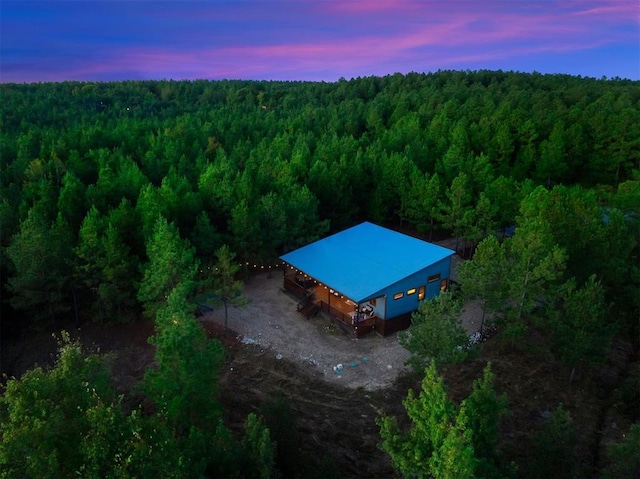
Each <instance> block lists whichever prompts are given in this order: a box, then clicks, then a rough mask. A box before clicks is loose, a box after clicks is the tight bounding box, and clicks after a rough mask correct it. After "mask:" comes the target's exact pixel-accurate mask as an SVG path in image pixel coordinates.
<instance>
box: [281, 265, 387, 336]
mask: <svg viewBox="0 0 640 479" xmlns="http://www.w3.org/2000/svg"><path fill="white" fill-rule="evenodd" d="M284 289H285V290H286V291H288V292H289V293H291V294H292V295H293V296H295V297H296V298H298V300H299V301H300V302H299V303H298V308H297V309H298V312H300V313H302V314H303V315H304V316H305V317H307V318H309V317H310V316H313V315H314V314H316V313H317V312H319V311H322V312H324V313H325V314H326V315H327V316H328V317H329V318H330V319H331V320H332V321H333V322H334V323H335V324H336V325H337V326H338V327H339V328H340V329H341V330H342V331H344V332H345V333H347V334H353V335H354V336H355V337H357V338H359V337H362V336H364V335H365V334H368V333H370V332H372V331H374V330H375V326H376V314H375V312H374V310H373V308H372V307H371V306H370V305H369V304H366V303H365V304H358V303H356V302H355V301H352V300H351V299H349V298H347V297H345V296H344V295H342V294H340V293H339V292H338V291H335V290H333V289H332V288H330V287H329V286H327V285H324V284H322V283H319V282H318V281H317V280H314V279H313V278H311V277H310V276H308V275H307V274H305V273H303V272H302V271H299V270H297V269H295V268H293V267H292V266H290V265H286V267H285V273H284Z"/></svg>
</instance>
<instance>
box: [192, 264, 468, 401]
mask: <svg viewBox="0 0 640 479" xmlns="http://www.w3.org/2000/svg"><path fill="white" fill-rule="evenodd" d="M282 281H283V279H282V273H281V272H279V271H276V272H272V273H264V274H259V275H256V276H253V277H252V278H251V279H250V280H249V282H248V283H247V284H246V285H245V288H244V293H243V294H244V296H245V297H246V298H248V299H249V300H250V303H249V304H248V305H247V306H245V307H233V306H231V307H229V312H228V328H229V329H230V330H232V331H234V332H235V333H237V334H238V340H239V341H241V342H242V343H244V344H245V345H249V346H255V347H256V348H259V350H260V353H264V354H265V355H269V356H272V357H274V358H276V359H278V360H282V359H286V360H288V361H291V362H292V363H295V364H297V365H298V366H300V367H301V368H302V369H303V370H305V371H306V372H307V373H308V374H310V375H312V376H315V377H318V378H322V379H324V380H326V381H330V382H332V383H336V384H341V385H343V386H346V387H349V388H356V389H357V388H363V389H365V390H369V391H371V390H376V389H383V388H386V387H388V386H390V385H391V384H393V382H394V381H395V380H396V378H397V377H398V376H399V375H400V374H401V373H403V372H404V371H406V370H407V366H405V364H404V363H405V361H406V360H407V358H408V357H409V353H408V352H407V350H406V349H404V348H403V347H402V346H401V345H400V343H399V341H398V337H397V335H395V334H393V335H390V336H387V337H385V338H381V337H380V336H378V335H376V334H375V333H371V334H368V335H366V336H364V337H362V338H359V339H358V338H355V337H352V336H347V335H345V334H344V333H342V331H341V330H340V329H338V327H337V326H335V325H334V324H333V323H332V322H331V321H330V320H329V318H327V317H325V316H323V315H322V314H318V315H317V316H316V317H312V318H310V319H306V318H305V317H304V316H302V315H301V314H300V313H298V312H297V311H296V305H297V300H296V299H295V298H294V297H293V296H291V295H289V294H288V293H287V292H285V291H284V289H283V283H282ZM479 316H480V311H479V308H478V306H477V305H476V304H470V305H468V306H467V307H466V308H465V310H464V311H463V315H462V319H463V324H464V325H465V327H466V328H467V329H468V330H469V332H470V334H471V333H472V332H475V331H477V330H478V327H479ZM202 322H203V324H204V325H205V327H207V323H213V324H210V325H209V326H214V325H215V328H216V329H218V328H220V327H221V326H223V325H224V308H222V307H220V308H217V309H215V310H213V311H211V312H208V313H206V314H205V315H204V316H203V317H202ZM340 366H341V367H340Z"/></svg>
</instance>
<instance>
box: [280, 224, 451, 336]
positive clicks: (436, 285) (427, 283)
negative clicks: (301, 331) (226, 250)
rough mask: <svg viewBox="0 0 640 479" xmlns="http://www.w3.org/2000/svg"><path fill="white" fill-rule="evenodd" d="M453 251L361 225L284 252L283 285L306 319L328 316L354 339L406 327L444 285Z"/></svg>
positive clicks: (378, 227) (446, 283)
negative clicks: (316, 315) (424, 302)
mask: <svg viewBox="0 0 640 479" xmlns="http://www.w3.org/2000/svg"><path fill="white" fill-rule="evenodd" d="M453 254H454V251H452V250H450V249H447V248H443V247H441V246H438V245H434V244H432V243H428V242H426V241H423V240H420V239H417V238H414V237H412V236H407V235H405V234H402V233H398V232H396V231H392V230H390V229H387V228H383V227H381V226H378V225H375V224H372V223H369V222H365V223H361V224H359V225H357V226H354V227H352V228H349V229H346V230H344V231H341V232H339V233H336V234H334V235H331V236H328V237H326V238H324V239H321V240H319V241H316V242H314V243H311V244H309V245H307V246H303V247H302V248H299V249H297V250H295V251H292V252H290V253H288V254H285V255H284V256H282V257H281V258H280V259H281V260H282V261H283V262H284V287H285V289H286V290H287V291H289V292H290V293H292V294H294V295H295V296H296V297H298V298H299V299H300V303H299V304H298V310H299V311H300V312H302V313H303V314H305V315H307V316H309V315H311V314H313V313H315V312H317V311H318V310H322V311H324V312H326V313H328V314H329V315H330V316H331V317H332V318H333V319H334V320H336V323H337V324H339V325H340V326H341V327H343V329H345V330H347V331H351V332H353V333H354V334H355V335H356V336H357V337H359V336H361V335H363V334H366V333H367V332H370V331H373V330H375V331H376V332H377V333H378V334H379V335H381V336H385V335H387V334H390V333H393V332H395V331H399V330H401V329H405V328H407V327H408V326H409V325H410V322H411V313H412V312H413V311H415V310H416V309H418V304H419V302H420V301H422V300H424V299H430V298H433V297H434V296H435V295H437V294H438V293H439V292H440V291H441V290H443V289H445V288H447V287H448V281H449V272H450V267H451V256H452V255H453Z"/></svg>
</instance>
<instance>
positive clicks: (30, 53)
mask: <svg viewBox="0 0 640 479" xmlns="http://www.w3.org/2000/svg"><path fill="white" fill-rule="evenodd" d="M439 69H443V70H449V69H454V70H467V69H469V70H478V69H491V70H497V69H502V70H516V71H523V72H532V71H538V72H540V73H568V74H572V75H582V76H590V77H596V78H600V77H602V76H606V77H608V78H612V77H621V78H630V79H633V80H639V79H640V2H639V1H638V0H584V1H583V0H536V1H525V0H510V1H509V0H501V1H482V0H449V1H429V0H215V1H208V0H200V1H168V0H165V1H152V0H134V1H132V0H121V1H114V0H110V1H95V0H75V1H56V0H49V1H32V0H19V1H8V0H2V3H1V4H0V81H1V82H38V81H65V80H84V81H88V80H139V79H175V80H181V79H199V78H204V79H224V78H226V79H251V80H324V81H335V80H338V79H339V78H340V77H344V78H346V79H350V78H354V77H363V76H370V75H386V74H392V73H396V72H400V73H408V72H412V71H415V72H430V71H436V70H439Z"/></svg>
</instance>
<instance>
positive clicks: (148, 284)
mask: <svg viewBox="0 0 640 479" xmlns="http://www.w3.org/2000/svg"><path fill="white" fill-rule="evenodd" d="M147 257H148V261H147V262H146V263H145V264H143V265H142V281H141V283H140V288H139V290H138V300H139V301H140V302H141V303H142V305H143V307H144V310H145V314H146V315H147V316H149V317H153V316H155V314H156V312H157V311H158V309H160V308H161V307H162V305H163V304H164V303H165V302H166V300H167V298H168V295H169V293H170V292H171V291H172V290H173V289H174V288H175V287H176V286H178V285H179V284H182V287H184V288H185V289H186V290H187V291H189V292H191V291H193V289H194V287H195V283H194V279H195V275H196V272H197V270H198V262H197V260H196V258H195V251H194V249H193V247H192V246H191V245H190V244H189V241H188V240H183V239H182V238H180V234H179V233H178V229H177V228H176V227H175V225H174V224H173V223H168V222H167V220H166V219H165V218H164V217H162V216H159V217H158V218H157V220H156V223H155V227H154V231H153V235H152V237H151V238H150V239H149V240H148V241H147Z"/></svg>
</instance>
